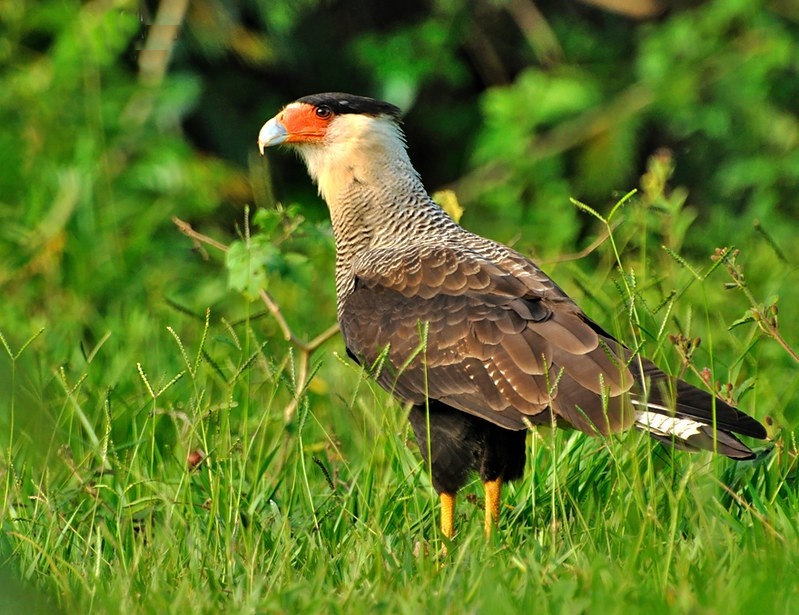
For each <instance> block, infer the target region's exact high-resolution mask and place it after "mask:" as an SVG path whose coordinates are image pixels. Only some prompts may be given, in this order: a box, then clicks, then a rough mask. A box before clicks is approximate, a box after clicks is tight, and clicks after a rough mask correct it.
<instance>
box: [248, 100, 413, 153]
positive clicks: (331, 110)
mask: <svg viewBox="0 0 799 615" xmlns="http://www.w3.org/2000/svg"><path fill="white" fill-rule="evenodd" d="M399 116H400V110H399V108H397V107H395V106H394V105H392V104H391V103H387V102H384V101H382V100H376V99H374V98H367V97H365V96H355V95H353V94H343V93H339V92H328V93H325V94H312V95H310V96H305V97H303V98H300V99H298V100H296V101H294V102H293V103H290V104H289V105H287V106H286V107H284V108H283V110H282V111H280V113H278V114H277V115H276V116H275V117H273V118H272V119H271V120H269V121H268V122H267V123H266V124H264V125H263V127H262V128H261V132H260V133H259V134H258V147H259V149H260V150H261V153H262V154H263V152H264V149H265V148H267V147H270V146H272V145H280V144H283V143H285V144H287V145H293V146H295V147H296V148H297V149H299V150H300V151H302V148H303V147H304V146H312V147H313V146H316V147H318V146H327V145H335V144H336V143H337V142H339V141H342V140H351V139H353V138H356V137H358V136H359V135H363V133H364V132H365V131H368V130H370V129H371V130H375V129H376V128H378V127H379V126H380V125H381V124H387V125H389V126H397V123H398V120H399ZM395 131H396V129H395Z"/></svg>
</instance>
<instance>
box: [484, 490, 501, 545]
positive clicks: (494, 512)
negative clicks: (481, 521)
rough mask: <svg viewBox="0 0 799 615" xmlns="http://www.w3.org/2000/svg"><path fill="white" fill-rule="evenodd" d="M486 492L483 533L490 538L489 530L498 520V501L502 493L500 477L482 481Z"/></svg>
mask: <svg viewBox="0 0 799 615" xmlns="http://www.w3.org/2000/svg"><path fill="white" fill-rule="evenodd" d="M483 487H485V492H486V502H485V533H486V538H491V532H492V530H493V529H494V527H496V525H497V522H498V521H499V502H500V496H501V494H502V479H501V478H497V479H495V480H489V481H486V482H485V483H483Z"/></svg>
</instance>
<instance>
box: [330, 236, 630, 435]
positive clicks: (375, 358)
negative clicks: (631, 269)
mask: <svg viewBox="0 0 799 615" xmlns="http://www.w3.org/2000/svg"><path fill="white" fill-rule="evenodd" d="M527 262H529V261H527ZM503 265H506V267H507V269H506V268H505V267H503ZM530 267H531V268H532V267H533V265H532V264H530ZM518 268H519V261H515V260H514V261H512V262H508V263H501V262H500V263H496V262H492V261H490V260H488V259H485V258H482V257H481V256H480V255H478V254H475V253H473V252H471V251H468V250H465V249H461V248H452V247H440V246H436V247H432V246H431V247H419V248H414V249H410V248H406V249H402V250H382V251H379V252H372V253H370V254H369V258H364V259H362V260H361V261H360V262H359V263H358V265H357V267H356V271H355V288H354V290H353V291H352V292H351V293H350V294H349V295H348V296H347V297H346V299H345V300H344V303H343V305H342V310H341V315H340V320H341V328H342V332H343V334H344V339H345V341H346V344H347V348H348V349H349V351H350V352H351V353H352V354H353V355H354V356H356V357H357V358H358V359H359V360H360V361H361V362H362V363H363V364H364V365H365V366H366V367H367V368H369V369H373V370H374V371H375V375H376V378H377V380H378V382H379V383H380V384H381V385H382V386H383V387H384V388H386V389H387V390H389V391H391V392H392V393H393V394H395V395H396V396H398V397H399V398H401V399H403V400H405V401H409V402H411V403H413V404H421V403H424V401H425V399H426V397H429V398H430V399H435V400H439V401H441V402H443V403H445V404H448V405H450V406H453V407H454V408H457V409H459V410H462V411H464V412H468V413H470V414H472V415H475V416H479V417H481V418H484V419H486V420H488V421H491V422H492V423H495V424H497V425H500V426H502V427H506V428H508V429H524V428H525V427H526V426H527V425H528V424H530V423H540V422H542V421H543V422H548V421H549V420H550V419H549V413H548V412H545V411H546V410H547V408H550V407H551V408H552V409H553V410H554V411H555V413H556V415H557V416H558V417H560V418H561V419H564V420H566V421H567V422H568V423H570V424H572V425H573V426H574V427H577V428H578V429H581V430H583V431H587V432H589V433H601V434H606V433H610V432H613V431H618V430H620V429H623V428H625V427H628V426H629V425H630V424H631V423H632V420H633V417H632V413H631V412H630V411H629V410H627V411H626V412H625V410H624V404H623V401H622V394H623V393H625V392H627V391H628V390H629V388H630V387H631V385H632V382H633V378H632V375H631V373H630V371H629V369H628V368H627V366H626V365H624V362H623V360H619V358H618V357H616V356H615V355H614V353H613V351H611V350H610V348H609V347H608V346H607V344H602V343H600V336H599V335H598V334H597V332H596V331H595V330H594V328H592V326H591V325H590V324H589V322H588V321H587V319H586V318H585V316H584V315H583V314H582V312H581V311H580V310H579V308H578V307H577V306H576V305H575V304H574V303H573V302H572V301H571V300H570V299H568V298H567V297H566V296H565V295H563V293H562V292H561V291H560V290H559V289H557V287H555V286H554V285H552V286H551V287H548V286H547V285H546V281H548V278H546V276H544V275H543V274H542V273H541V272H540V271H538V270H537V269H535V270H532V271H531V272H532V273H534V274H535V275H531V276H525V275H519V273H520V272H519V271H518ZM522 273H523V272H522ZM526 278H529V279H530V280H531V282H528V283H525V280H526Z"/></svg>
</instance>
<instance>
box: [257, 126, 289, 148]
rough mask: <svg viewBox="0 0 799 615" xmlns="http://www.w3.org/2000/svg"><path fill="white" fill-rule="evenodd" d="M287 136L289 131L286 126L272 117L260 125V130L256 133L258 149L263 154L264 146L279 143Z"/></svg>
mask: <svg viewBox="0 0 799 615" xmlns="http://www.w3.org/2000/svg"><path fill="white" fill-rule="evenodd" d="M288 138H289V133H288V131H287V130H286V127H285V126H283V124H281V123H280V122H279V121H278V119H277V118H276V117H273V118H272V119H271V120H269V121H268V122H267V123H266V124H264V125H263V126H262V127H261V132H259V133H258V149H259V150H261V155H262V156H263V155H264V148H267V147H271V146H272V145H279V144H281V143H283V142H284V141H285V140H286V139H288Z"/></svg>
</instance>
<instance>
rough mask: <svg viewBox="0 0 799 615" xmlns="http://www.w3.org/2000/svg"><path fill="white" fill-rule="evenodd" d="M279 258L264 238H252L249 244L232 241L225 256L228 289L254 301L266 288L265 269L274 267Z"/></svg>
mask: <svg viewBox="0 0 799 615" xmlns="http://www.w3.org/2000/svg"><path fill="white" fill-rule="evenodd" d="M279 258H280V253H279V251H278V249H277V248H276V247H275V246H274V245H272V243H271V242H269V240H268V239H267V238H266V237H261V236H256V237H253V238H251V239H250V241H249V243H247V242H244V241H234V242H233V243H231V244H230V247H229V248H228V251H227V254H226V256H225V266H226V267H227V270H228V287H229V288H231V289H233V290H237V291H239V292H241V293H243V294H244V295H245V296H246V297H247V298H249V299H250V300H253V299H255V298H256V297H257V296H258V293H259V292H260V291H261V290H266V288H267V286H268V277H267V275H266V272H267V267H270V268H272V267H274V265H275V262H276V259H279Z"/></svg>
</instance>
